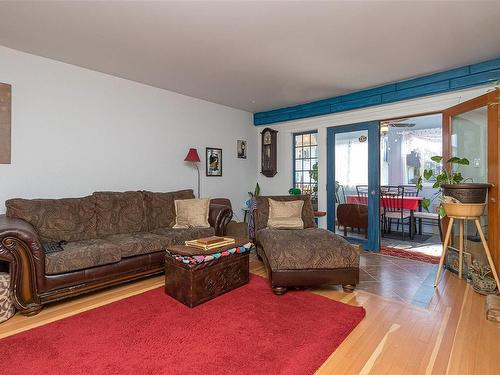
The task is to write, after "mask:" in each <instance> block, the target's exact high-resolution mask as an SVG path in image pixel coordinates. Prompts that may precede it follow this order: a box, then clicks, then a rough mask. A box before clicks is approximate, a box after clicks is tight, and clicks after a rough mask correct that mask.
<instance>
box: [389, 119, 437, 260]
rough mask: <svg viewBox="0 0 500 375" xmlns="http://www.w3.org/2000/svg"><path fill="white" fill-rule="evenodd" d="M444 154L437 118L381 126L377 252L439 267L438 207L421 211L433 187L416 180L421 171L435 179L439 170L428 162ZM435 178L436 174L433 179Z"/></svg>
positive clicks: (433, 204)
mask: <svg viewBox="0 0 500 375" xmlns="http://www.w3.org/2000/svg"><path fill="white" fill-rule="evenodd" d="M442 150H443V135H442V115H441V113H437V114H429V115H422V116H413V117H407V118H399V119H392V120H386V121H381V122H380V195H381V215H382V218H381V220H382V221H383V223H382V231H381V235H382V237H381V251H382V253H387V254H391V255H399V256H406V257H409V258H412V259H421V260H426V261H432V262H437V261H438V260H439V256H440V255H441V252H442V246H441V237H442V223H441V217H440V216H439V213H438V206H439V201H437V200H436V201H434V202H432V203H431V205H430V207H429V208H428V211H427V210H424V209H423V208H422V199H423V198H424V197H432V196H433V195H434V193H436V191H437V190H438V188H436V187H433V184H434V182H435V181H426V180H425V179H424V178H423V190H422V191H417V189H416V183H417V180H418V179H419V178H420V177H422V176H423V172H424V170H426V169H427V170H429V169H430V170H434V171H435V172H437V173H439V172H440V168H441V165H440V164H438V163H435V162H434V161H432V160H431V157H432V156H435V155H441V154H442ZM437 173H434V174H437Z"/></svg>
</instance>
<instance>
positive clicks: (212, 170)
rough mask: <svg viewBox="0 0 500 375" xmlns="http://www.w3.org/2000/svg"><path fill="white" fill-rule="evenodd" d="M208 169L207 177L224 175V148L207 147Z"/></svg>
mask: <svg viewBox="0 0 500 375" xmlns="http://www.w3.org/2000/svg"><path fill="white" fill-rule="evenodd" d="M206 152H207V155H206V156H207V158H206V171H207V177H221V176H222V149H221V148H213V147H207V148H206Z"/></svg>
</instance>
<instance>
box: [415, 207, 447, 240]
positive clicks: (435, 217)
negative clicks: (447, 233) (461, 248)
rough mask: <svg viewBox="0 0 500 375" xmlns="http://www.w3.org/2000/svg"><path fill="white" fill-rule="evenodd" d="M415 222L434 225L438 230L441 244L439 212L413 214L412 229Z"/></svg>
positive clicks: (417, 212)
mask: <svg viewBox="0 0 500 375" xmlns="http://www.w3.org/2000/svg"><path fill="white" fill-rule="evenodd" d="M417 220H420V221H421V222H422V223H423V224H425V223H428V224H430V225H436V226H437V227H438V230H439V238H440V239H441V242H443V228H442V226H441V215H439V212H427V211H416V212H414V213H413V224H414V227H415V226H416V225H417Z"/></svg>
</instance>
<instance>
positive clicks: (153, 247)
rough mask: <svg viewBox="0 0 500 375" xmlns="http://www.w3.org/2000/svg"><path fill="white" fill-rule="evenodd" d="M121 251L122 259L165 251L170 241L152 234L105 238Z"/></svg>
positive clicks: (121, 235)
mask: <svg viewBox="0 0 500 375" xmlns="http://www.w3.org/2000/svg"><path fill="white" fill-rule="evenodd" d="M106 240H107V241H110V242H112V243H114V244H115V245H116V246H118V247H119V248H120V249H121V255H122V258H127V257H131V256H135V255H143V254H151V253H156V252H157V251H165V249H166V247H167V246H168V245H170V244H171V243H172V239H171V238H169V237H165V236H159V235H157V234H153V233H145V232H142V233H133V234H132V233H131V234H114V235H112V236H108V237H106Z"/></svg>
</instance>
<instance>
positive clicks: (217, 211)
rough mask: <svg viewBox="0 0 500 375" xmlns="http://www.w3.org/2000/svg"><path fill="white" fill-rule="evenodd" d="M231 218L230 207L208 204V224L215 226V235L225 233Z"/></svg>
mask: <svg viewBox="0 0 500 375" xmlns="http://www.w3.org/2000/svg"><path fill="white" fill-rule="evenodd" d="M232 218H233V210H232V209H231V207H228V206H225V205H221V204H213V203H211V204H210V210H209V213H208V222H209V223H210V226H212V227H214V228H215V235H216V236H224V235H225V234H226V227H227V224H229V222H230V221H231V219H232Z"/></svg>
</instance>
